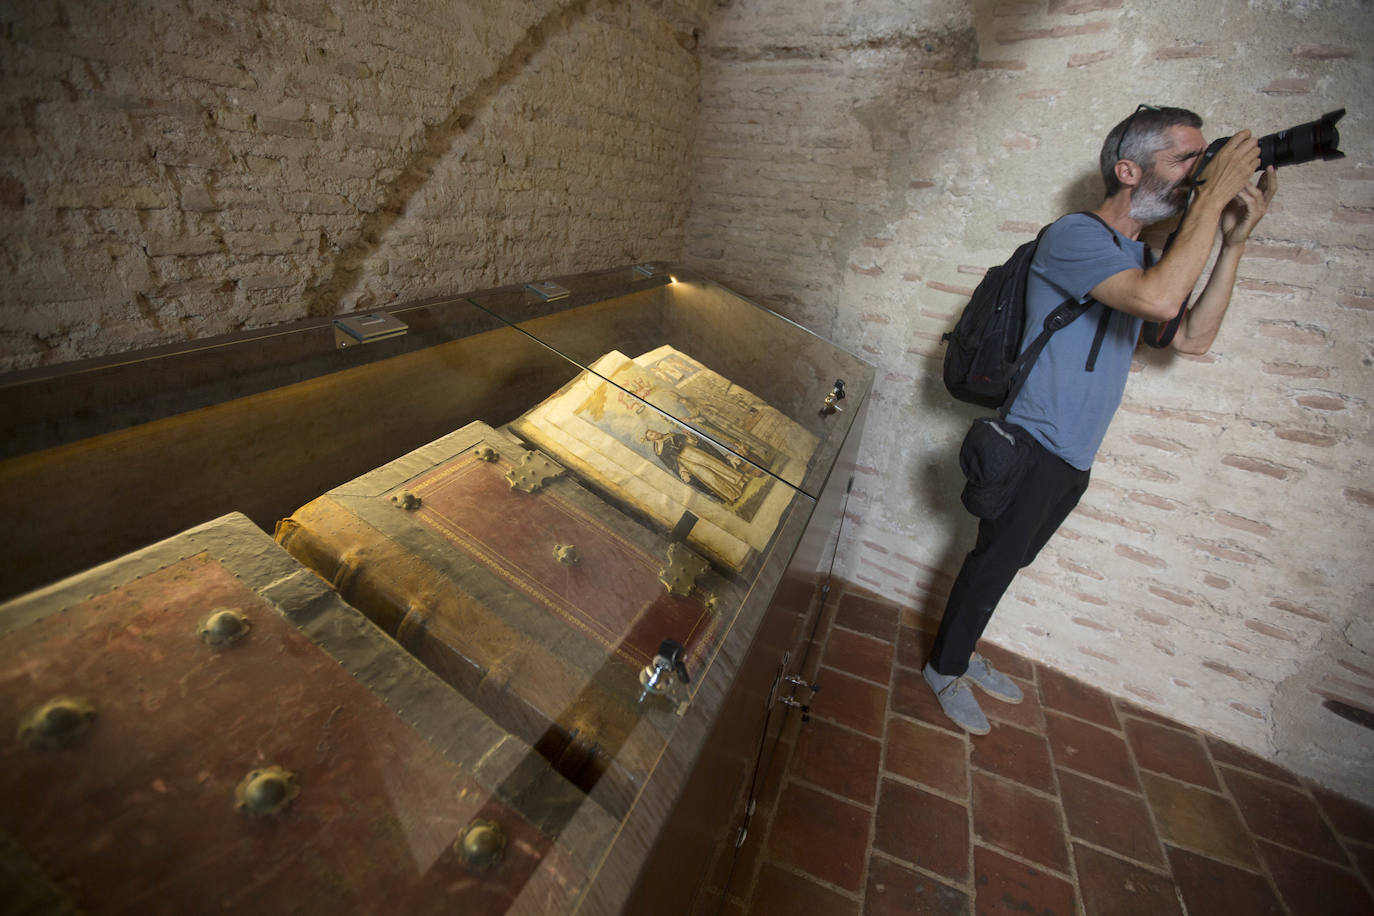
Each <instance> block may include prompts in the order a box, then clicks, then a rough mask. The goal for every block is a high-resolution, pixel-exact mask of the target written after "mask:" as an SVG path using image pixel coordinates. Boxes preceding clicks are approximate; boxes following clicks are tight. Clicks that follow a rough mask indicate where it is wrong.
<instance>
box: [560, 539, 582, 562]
mask: <svg viewBox="0 0 1374 916" xmlns="http://www.w3.org/2000/svg"><path fill="white" fill-rule="evenodd" d="M553 555H554V556H555V557H557V558H558V562H560V563H562V564H563V565H564V566H576V565H577V564H578V563H581V562H582V554H580V553H578V552H577V547H576V546H574V545H572V544H559V545H558V546H557V547H555V548H554V549H553Z"/></svg>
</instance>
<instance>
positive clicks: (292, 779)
mask: <svg viewBox="0 0 1374 916" xmlns="http://www.w3.org/2000/svg"><path fill="white" fill-rule="evenodd" d="M300 794H301V787H300V785H299V784H297V782H296V774H295V773H292V772H291V771H290V770H288V769H286V768H284V767H279V766H275V765H274V766H269V767H261V768H259V769H256V770H253V771H252V772H250V773H249V774H248V775H247V776H245V777H243V779H242V780H241V781H240V782H239V784H238V786H237V787H236V788H235V789H234V810H235V811H238V812H241V813H243V814H247V815H248V816H250V817H272V816H273V815H275V814H280V813H281V812H282V811H284V810H286V807H287V806H288V805H290V804H291V802H292V801H294V800H295V798H296V796H297V795H300Z"/></svg>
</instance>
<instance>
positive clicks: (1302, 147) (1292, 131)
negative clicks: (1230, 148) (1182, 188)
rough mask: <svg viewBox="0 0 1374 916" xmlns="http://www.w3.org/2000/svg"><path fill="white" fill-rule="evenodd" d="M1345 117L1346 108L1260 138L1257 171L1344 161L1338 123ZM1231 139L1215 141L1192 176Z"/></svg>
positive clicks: (1197, 173) (1203, 155)
mask: <svg viewBox="0 0 1374 916" xmlns="http://www.w3.org/2000/svg"><path fill="white" fill-rule="evenodd" d="M1343 117H1345V109H1344V108H1342V109H1340V110H1339V111H1333V112H1330V113H1328V114H1324V115H1322V116H1321V117H1320V118H1318V119H1317V120H1315V121H1308V122H1307V123H1306V124H1299V125H1298V126H1297V127H1290V128H1288V129H1287V130H1281V131H1279V132H1278V133H1273V134H1269V135H1268V136H1265V137H1260V138H1259V148H1260V164H1259V168H1258V169H1257V170H1256V171H1260V172H1262V171H1264V170H1265V169H1267V168H1269V166H1271V165H1272V166H1274V167H1275V168H1278V167H1279V166H1281V165H1301V164H1302V163H1304V162H1311V161H1312V160H1313V159H1343V158H1345V153H1343V152H1341V151H1340V150H1339V149H1337V147H1338V146H1340V144H1341V134H1340V131H1338V130H1336V122H1337V121H1339V120H1340V119H1341V118H1343ZM1230 139H1231V138H1230V137H1222V138H1221V139H1220V140H1213V141H1212V143H1211V145H1210V146H1208V147H1207V152H1205V153H1203V154H1202V159H1201V161H1200V162H1199V163H1198V167H1197V171H1196V172H1194V173H1193V174H1194V175H1201V174H1202V170H1203V169H1204V168H1206V167H1207V163H1209V162H1211V161H1212V157H1213V156H1215V155H1216V154H1217V150H1219V149H1221V148H1222V147H1223V146H1225V145H1226V141H1227V140H1230Z"/></svg>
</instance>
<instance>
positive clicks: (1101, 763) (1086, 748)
mask: <svg viewBox="0 0 1374 916" xmlns="http://www.w3.org/2000/svg"><path fill="white" fill-rule="evenodd" d="M1045 725H1046V730H1047V731H1048V733H1049V736H1050V748H1051V750H1053V751H1054V762H1055V765H1056V766H1061V767H1067V768H1069V769H1071V770H1077V771H1078V772H1080V773H1086V774H1088V775H1089V776H1096V777H1097V778H1098V779H1102V780H1106V781H1107V782H1112V783H1116V784H1117V785H1119V786H1122V787H1124V788H1127V789H1136V788H1137V787H1138V786H1139V782H1138V781H1137V779H1136V772H1135V766H1134V765H1133V764H1132V763H1131V755H1130V754H1129V753H1128V752H1127V750H1126V741H1125V739H1123V738H1122V737H1121V735H1120V734H1119V733H1118V732H1114V731H1109V730H1107V729H1105V728H1099V727H1098V726H1096V725H1089V724H1088V723H1086V722H1080V721H1078V720H1077V719H1070V718H1069V717H1067V716H1062V715H1059V714H1058V713H1054V712H1048V711H1047V712H1046V713H1045Z"/></svg>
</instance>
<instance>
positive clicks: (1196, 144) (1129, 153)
mask: <svg viewBox="0 0 1374 916" xmlns="http://www.w3.org/2000/svg"><path fill="white" fill-rule="evenodd" d="M1201 127H1202V119H1201V118H1199V117H1198V116H1197V115H1196V114H1194V113H1193V112H1191V111H1187V110H1185V109H1182V108H1156V107H1153V106H1146V105H1142V106H1141V107H1140V108H1138V109H1136V112H1135V113H1134V114H1132V115H1131V116H1130V117H1129V118H1127V119H1126V120H1124V121H1122V122H1121V123H1120V124H1118V125H1117V126H1116V127H1115V128H1113V129H1112V131H1111V132H1110V133H1109V134H1108V135H1107V139H1106V141H1105V142H1104V143H1103V145H1102V153H1101V158H1100V164H1101V168H1102V178H1103V181H1104V182H1105V183H1106V199H1105V200H1104V201H1103V203H1102V205H1101V206H1099V207H1098V208H1097V209H1096V210H1094V211H1093V212H1092V213H1091V214H1088V213H1075V214H1070V215H1068V216H1065V217H1062V218H1061V219H1059V220H1058V221H1057V222H1056V223H1055V224H1054V225H1053V226H1052V227H1050V229H1049V230H1048V231H1047V232H1046V233H1045V236H1044V238H1042V239H1041V242H1040V245H1039V247H1038V249H1037V250H1036V256H1035V260H1034V262H1033V263H1032V266H1031V275H1030V279H1029V281H1028V283H1027V292H1026V309H1027V311H1026V327H1027V329H1028V333H1027V338H1026V339H1025V340H1023V341H1022V346H1023V347H1024V346H1025V345H1026V344H1027V343H1028V342H1029V340H1030V339H1032V338H1034V336H1035V335H1036V334H1037V333H1038V332H1039V329H1040V327H1041V325H1042V323H1043V322H1044V319H1045V316H1046V315H1048V314H1049V313H1050V311H1052V310H1053V309H1054V308H1055V307H1057V306H1058V305H1060V304H1061V303H1063V302H1064V301H1065V300H1066V299H1069V298H1073V299H1075V300H1077V301H1079V302H1087V301H1088V300H1090V299H1091V300H1093V301H1094V304H1093V305H1092V307H1091V308H1090V309H1089V310H1088V311H1087V312H1086V313H1084V315H1083V316H1081V317H1079V318H1078V320H1077V321H1074V322H1073V323H1072V324H1070V325H1068V326H1067V327H1065V328H1064V329H1062V330H1060V331H1058V332H1056V333H1055V335H1054V336H1053V337H1051V338H1050V341H1049V344H1048V345H1047V346H1046V347H1045V350H1044V351H1043V352H1042V353H1041V354H1040V356H1039V358H1038V359H1037V360H1036V362H1035V364H1034V367H1033V368H1032V370H1031V372H1030V375H1029V376H1028V377H1027V380H1026V383H1025V386H1024V387H1023V388H1022V389H1021V393H1020V394H1019V395H1018V396H1017V398H1016V401H1015V402H1014V404H1013V405H1012V408H1011V410H1010V411H1009V412H1008V414H1007V421H1008V422H1010V423H1014V424H1016V425H1018V426H1020V427H1022V428H1023V429H1025V430H1026V432H1028V433H1029V434H1030V438H1031V439H1032V440H1033V451H1032V457H1031V460H1030V462H1029V465H1028V466H1027V468H1026V470H1025V475H1024V477H1023V479H1022V482H1021V483H1020V485H1019V487H1018V490H1017V492H1016V495H1015V496H1014V497H1013V498H1012V501H1011V504H1010V505H1009V506H1008V508H1007V509H1006V510H1005V511H1004V512H1002V514H1000V515H998V516H997V517H996V518H992V519H983V520H981V522H980V523H979V526H978V541H977V543H976V545H975V546H974V549H973V551H972V552H971V553H969V555H968V556H967V557H966V558H965V559H964V564H963V566H962V567H961V568H960V570H959V575H958V577H957V578H956V579H955V582H954V586H953V588H952V589H951V590H950V595H949V600H948V602H947V603H946V605H945V612H944V617H943V618H942V620H941V622H940V629H939V632H938V633H937V634H936V638H935V644H934V646H933V648H932V650H931V655H930V660H929V662H928V663H927V664H926V667H925V672H924V673H925V679H926V681H927V682H928V683H929V684H930V686H931V689H933V690H934V691H935V693H936V696H937V697H938V698H939V700H940V706H941V708H943V709H944V711H945V714H946V715H948V716H949V717H950V718H951V719H953V720H954V721H955V722H956V723H957V724H959V725H960V726H961V727H963V728H964V729H966V730H968V731H970V732H973V733H974V734H986V733H987V731H988V730H989V726H988V721H987V718H986V717H985V716H984V715H983V711H982V709H981V708H980V707H979V705H978V701H977V699H976V698H975V697H974V695H973V692H972V690H970V689H969V684H970V683H972V684H976V685H977V686H979V687H981V688H982V689H984V690H986V691H987V692H989V693H990V694H992V695H993V696H996V697H999V698H1001V699H1003V700H1006V701H1008V702H1013V703H1015V702H1020V700H1021V690H1020V688H1019V687H1017V685H1016V684H1015V682H1013V681H1012V680H1011V679H1010V678H1008V677H1007V676H1006V675H1004V674H1002V673H1001V672H999V671H997V670H995V669H994V668H992V667H991V666H990V665H989V664H988V663H987V660H986V659H984V658H983V657H982V656H980V655H978V654H976V653H975V652H974V647H975V646H976V644H977V642H978V639H979V637H980V636H981V635H982V633H983V630H984V629H985V628H986V627H987V625H988V622H989V621H990V620H991V619H992V613H993V611H994V610H995V609H996V607H997V603H998V601H1000V600H1001V598H1002V595H1003V594H1004V593H1005V592H1006V590H1007V588H1008V587H1009V586H1010V585H1011V582H1012V579H1013V578H1014V577H1015V575H1016V572H1017V570H1019V569H1021V568H1022V567H1024V566H1028V565H1030V563H1031V561H1032V560H1034V559H1035V556H1036V554H1037V553H1039V551H1040V549H1041V548H1042V547H1043V546H1044V545H1045V543H1046V542H1047V541H1048V540H1049V539H1050V536H1051V535H1053V534H1054V532H1055V530H1056V529H1058V527H1059V525H1060V524H1061V523H1062V522H1063V521H1064V519H1065V518H1066V517H1068V514H1069V513H1070V512H1071V511H1073V508H1074V506H1075V505H1077V503H1078V500H1079V498H1080V497H1081V496H1082V495H1083V492H1084V490H1086V489H1087V486H1088V476H1089V471H1090V469H1091V467H1092V462H1093V458H1094V457H1095V456H1096V454H1097V450H1098V447H1099V446H1100V445H1101V444H1102V439H1103V437H1104V436H1105V435H1106V432H1107V426H1108V424H1109V423H1110V422H1111V419H1112V416H1113V415H1114V414H1115V413H1116V409H1117V407H1118V406H1119V405H1120V403H1121V395H1122V392H1123V390H1124V389H1125V387H1126V377H1127V374H1128V373H1129V371H1130V366H1131V354H1132V353H1133V352H1134V350H1135V347H1136V344H1137V343H1138V341H1139V340H1140V335H1141V328H1142V326H1143V323H1144V322H1146V321H1151V322H1159V323H1164V322H1168V321H1170V320H1171V319H1173V318H1174V317H1175V315H1176V314H1178V310H1179V306H1180V305H1181V304H1182V303H1183V302H1184V301H1185V300H1186V299H1187V298H1188V296H1189V295H1190V294H1191V293H1192V291H1193V288H1194V287H1195V286H1196V284H1197V282H1198V280H1199V279H1200V278H1201V276H1202V272H1203V270H1204V269H1205V268H1206V266H1207V261H1208V259H1209V258H1210V257H1211V254H1212V249H1213V247H1214V243H1215V241H1216V238H1217V235H1218V232H1220V235H1221V251H1220V253H1219V254H1218V256H1217V260H1216V263H1215V265H1213V267H1212V272H1211V274H1210V275H1209V277H1208V279H1207V283H1206V285H1205V287H1204V288H1203V291H1202V293H1201V294H1200V295H1199V296H1198V297H1197V300H1196V302H1194V303H1193V304H1192V306H1191V307H1189V309H1188V310H1187V311H1186V312H1185V313H1184V314H1183V316H1182V319H1181V321H1180V322H1179V325H1178V330H1177V332H1176V334H1175V335H1174V337H1173V340H1172V346H1173V347H1174V349H1176V350H1179V351H1181V352H1183V353H1192V354H1201V353H1206V352H1207V350H1208V348H1209V347H1210V346H1211V345H1212V341H1213V340H1214V339H1215V338H1216V335H1217V332H1218V331H1219V330H1220V328H1221V322H1222V318H1223V317H1224V316H1225V314H1226V308H1227V306H1228V305H1229V304H1230V302H1231V290H1232V287H1233V286H1234V285H1235V280H1236V266H1237V264H1238V263H1239V262H1240V257H1241V253H1242V252H1243V251H1244V249H1245V241H1246V239H1248V238H1249V237H1250V232H1251V230H1253V229H1254V227H1255V224H1256V223H1258V222H1259V220H1260V218H1261V217H1263V216H1264V214H1265V212H1266V210H1267V209H1268V207H1269V202H1270V201H1271V200H1272V199H1273V197H1274V191H1275V190H1276V189H1277V187H1278V185H1277V181H1276V178H1275V174H1274V170H1273V168H1272V167H1270V168H1269V169H1267V170H1266V171H1265V173H1264V175H1263V176H1261V178H1260V179H1259V181H1258V183H1255V182H1254V181H1253V180H1252V179H1253V176H1254V173H1255V171H1256V169H1257V168H1258V166H1259V161H1260V154H1259V144H1258V142H1257V141H1256V140H1255V139H1254V138H1253V137H1251V135H1250V132H1249V131H1241V132H1240V133H1238V134H1236V135H1235V136H1234V137H1232V138H1231V139H1230V141H1229V142H1228V143H1226V145H1225V146H1223V147H1222V148H1221V150H1220V151H1218V152H1217V154H1216V156H1215V157H1213V159H1212V161H1211V162H1209V163H1208V165H1207V168H1206V170H1205V172H1204V173H1203V175H1202V179H1203V180H1202V181H1201V183H1200V185H1199V186H1198V188H1197V191H1196V195H1195V197H1194V198H1193V201H1192V203H1191V205H1189V206H1188V208H1187V214H1186V216H1185V217H1184V219H1183V221H1182V223H1181V224H1180V226H1179V228H1178V232H1177V234H1176V235H1175V237H1174V240H1173V244H1172V245H1170V246H1169V249H1168V251H1166V252H1165V254H1164V256H1163V257H1162V258H1161V259H1160V260H1159V262H1158V263H1151V262H1150V261H1149V260H1148V259H1147V251H1146V248H1145V245H1144V243H1143V242H1141V241H1139V236H1140V233H1141V230H1142V229H1144V228H1145V227H1146V226H1148V225H1150V224H1152V223H1156V222H1160V221H1162V220H1166V219H1171V218H1173V217H1176V216H1178V215H1179V214H1180V213H1181V212H1183V210H1184V204H1185V202H1186V201H1187V195H1188V191H1189V187H1190V176H1191V175H1192V174H1193V172H1194V171H1195V169H1196V166H1197V163H1198V162H1199V160H1200V159H1201V157H1202V156H1203V153H1204V152H1205V150H1206V148H1207V143H1206V141H1204V140H1203V136H1202V131H1201ZM1094 350H1095V351H1096V358H1095V360H1093V361H1092V363H1091V364H1092V366H1093V368H1092V371H1091V373H1089V372H1088V371H1087V370H1086V369H1085V365H1087V364H1088V360H1087V354H1088V353H1089V352H1091V351H1094Z"/></svg>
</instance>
